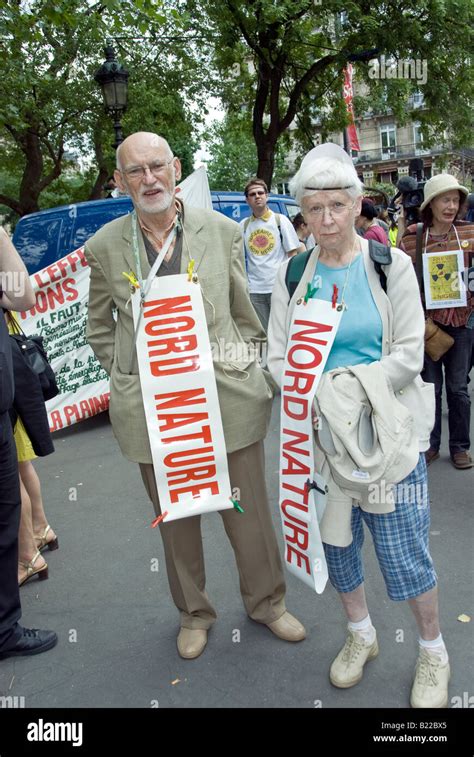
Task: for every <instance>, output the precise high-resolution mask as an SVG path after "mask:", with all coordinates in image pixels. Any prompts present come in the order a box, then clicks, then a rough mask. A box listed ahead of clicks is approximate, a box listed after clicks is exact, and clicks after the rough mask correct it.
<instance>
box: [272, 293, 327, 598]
mask: <svg viewBox="0 0 474 757" xmlns="http://www.w3.org/2000/svg"><path fill="white" fill-rule="evenodd" d="M341 317H342V312H341V311H338V310H337V309H336V308H333V307H332V304H331V303H330V302H327V301H326V300H314V299H310V300H308V302H307V303H304V302H303V301H302V302H300V303H299V304H297V305H296V306H295V309H294V313H293V320H292V323H291V326H290V332H289V336H288V344H287V350H286V356H285V367H284V373H283V381H282V390H281V421H280V423H281V426H280V499H279V502H280V516H281V522H282V527H283V537H284V541H285V562H286V566H287V568H288V570H289V571H290V573H293V574H294V575H295V576H297V577H298V578H300V579H301V580H302V581H304V583H306V584H307V585H308V586H310V587H311V588H312V589H314V590H315V591H316V592H317V593H318V594H321V592H322V591H323V590H324V587H325V585H326V582H327V579H328V570H327V565H326V558H325V556H324V548H323V544H322V540H321V533H320V530H319V523H320V521H321V518H322V517H323V514H324V509H325V507H326V484H325V481H324V479H323V478H322V477H321V475H320V474H319V473H318V471H316V470H315V461H314V449H313V423H312V419H311V409H312V406H313V399H314V396H315V394H316V389H317V387H318V384H319V382H320V380H321V376H322V374H323V370H324V366H325V365H326V362H327V359H328V357H329V353H330V351H331V348H332V345H333V342H334V337H335V336H336V333H337V330H338V328H339V324H340V321H341Z"/></svg>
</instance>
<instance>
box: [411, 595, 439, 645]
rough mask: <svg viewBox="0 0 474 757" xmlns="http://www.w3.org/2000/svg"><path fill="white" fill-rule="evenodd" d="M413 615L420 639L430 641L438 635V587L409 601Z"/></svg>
mask: <svg viewBox="0 0 474 757" xmlns="http://www.w3.org/2000/svg"><path fill="white" fill-rule="evenodd" d="M408 604H409V605H410V607H411V609H412V612H413V615H414V616H415V618H416V622H417V625H418V630H419V632H420V636H421V638H422V639H426V641H431V640H433V639H437V638H438V636H439V634H440V628H439V611H438V587H437V586H435V587H434V589H430V590H429V591H425V593H424V594H420V595H419V596H418V597H415V598H414V599H409V600H408Z"/></svg>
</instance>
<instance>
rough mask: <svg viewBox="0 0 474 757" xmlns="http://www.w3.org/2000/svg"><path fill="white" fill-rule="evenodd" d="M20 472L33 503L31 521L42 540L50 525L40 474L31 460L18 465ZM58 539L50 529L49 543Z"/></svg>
mask: <svg viewBox="0 0 474 757" xmlns="http://www.w3.org/2000/svg"><path fill="white" fill-rule="evenodd" d="M18 467H19V470H20V478H21V480H22V482H23V484H24V486H25V489H26V491H27V492H28V496H29V499H30V501H31V519H32V525H33V532H34V535H35V536H36V537H37V538H40V537H41V536H43V534H44V530H45V528H46V526H47V525H48V521H47V519H46V514H45V512H44V507H43V497H42V494H41V483H40V480H39V477H38V474H37V472H36V470H35V468H34V465H33V463H32V462H31V460H27V461H25V462H21V463H18ZM55 538H56V534H55V533H54V531H53V529H52V528H51V527H50V531H48V536H47V539H48V542H51V541H53V540H54V539H55Z"/></svg>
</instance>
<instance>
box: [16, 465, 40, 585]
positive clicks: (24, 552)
mask: <svg viewBox="0 0 474 757" xmlns="http://www.w3.org/2000/svg"><path fill="white" fill-rule="evenodd" d="M20 490H21V516H20V528H19V531H18V560H19V563H18V582H20V581H21V580H22V579H23V578H24V577H25V576H26V573H27V570H26V568H25V567H24V566H23V565H22V563H29V562H31V560H32V559H33V558H34V556H35V555H36V553H37V551H38V547H37V546H36V540H35V535H34V533H33V524H32V518H31V501H30V498H29V496H28V492H27V491H26V489H25V487H24V485H23V483H22V481H21V478H20ZM44 565H46V561H45V559H44V557H42V556H40V557H38V558H37V559H36V560H35V569H37V568H41V567H42V566H44Z"/></svg>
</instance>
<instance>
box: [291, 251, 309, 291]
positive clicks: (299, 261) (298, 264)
mask: <svg viewBox="0 0 474 757" xmlns="http://www.w3.org/2000/svg"><path fill="white" fill-rule="evenodd" d="M312 251H313V250H306V252H299V253H298V254H297V255H294V256H293V257H292V258H290V259H289V261H288V265H287V267H286V274H285V284H286V288H287V289H288V294H289V295H290V300H291V298H292V297H293V295H294V293H295V290H296V287H297V286H298V284H299V283H300V280H301V277H302V276H303V273H304V271H305V268H306V266H307V265H308V260H309V256H310V255H311V253H312Z"/></svg>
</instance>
